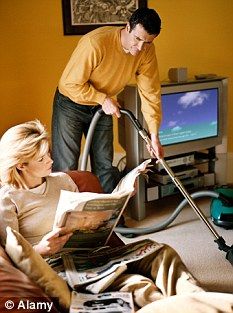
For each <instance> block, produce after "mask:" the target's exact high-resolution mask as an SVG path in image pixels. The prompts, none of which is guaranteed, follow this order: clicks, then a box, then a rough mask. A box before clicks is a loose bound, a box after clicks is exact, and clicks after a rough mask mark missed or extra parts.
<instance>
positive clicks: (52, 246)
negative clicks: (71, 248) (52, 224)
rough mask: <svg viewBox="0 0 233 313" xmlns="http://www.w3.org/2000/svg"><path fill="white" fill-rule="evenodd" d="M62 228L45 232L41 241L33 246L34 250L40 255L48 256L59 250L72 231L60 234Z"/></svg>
mask: <svg viewBox="0 0 233 313" xmlns="http://www.w3.org/2000/svg"><path fill="white" fill-rule="evenodd" d="M63 230H64V229H63V228H55V229H53V230H52V231H51V232H49V233H48V234H46V235H45V236H44V237H43V238H42V239H41V241H40V242H39V243H38V244H37V245H35V246H34V249H35V251H36V252H38V253H39V254H40V255H42V256H49V255H52V254H55V253H57V252H59V251H60V250H61V249H62V248H63V246H64V245H65V243H66V242H67V241H68V240H69V238H70V237H71V235H72V234H73V233H68V234H65V235H61V233H62V231H63Z"/></svg>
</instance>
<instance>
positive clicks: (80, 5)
mask: <svg viewBox="0 0 233 313" xmlns="http://www.w3.org/2000/svg"><path fill="white" fill-rule="evenodd" d="M142 7H147V0H62V17H63V32H64V35H84V34H86V33H88V32H89V31H91V30H94V29H95V28H97V27H101V26H106V25H114V26H121V25H122V26H123V25H125V24H126V22H127V21H128V19H129V17H130V16H131V14H132V13H133V12H134V11H135V10H136V9H138V8H142Z"/></svg>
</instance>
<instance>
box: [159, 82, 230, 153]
mask: <svg viewBox="0 0 233 313" xmlns="http://www.w3.org/2000/svg"><path fill="white" fill-rule="evenodd" d="M226 99H227V80H226V79H219V80H211V81H201V82H199V81H197V82H196V81H192V82H187V83H182V84H181V83H179V84H167V85H162V111H163V119H162V123H161V127H160V132H159V135H160V141H161V143H162V145H163V147H164V150H165V156H173V155H178V154H184V153H189V152H194V151H200V150H204V149H208V148H211V147H214V146H216V145H219V144H221V143H222V137H223V127H224V120H226V116H224V112H226V102H227V100H226Z"/></svg>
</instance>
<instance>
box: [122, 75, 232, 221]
mask: <svg viewBox="0 0 233 313" xmlns="http://www.w3.org/2000/svg"><path fill="white" fill-rule="evenodd" d="M216 80H220V81H221V83H222V85H223V87H222V89H224V92H223V94H222V98H221V99H222V102H223V104H224V105H223V107H222V108H221V110H222V111H223V112H222V116H227V113H226V107H227V105H226V104H227V98H226V94H227V92H226V90H227V79H226V78H216V79H214V81H216ZM208 81H209V80H208ZM192 83H193V81H189V82H187V83H185V85H189V84H192ZM198 83H199V82H198ZM168 85H169V86H173V85H176V84H174V83H173V84H170V83H167V84H166V83H165V84H162V87H163V86H168ZM185 88H187V86H186V87H185ZM185 90H187V89H185ZM118 100H119V101H120V103H121V105H122V107H123V108H125V109H128V110H130V111H131V112H132V113H133V114H134V116H135V117H136V118H137V119H138V120H139V121H140V123H141V124H142V125H143V126H144V127H146V125H145V122H144V120H143V116H142V112H141V100H140V96H139V93H138V91H137V88H136V86H133V85H131V86H126V88H125V89H124V91H123V92H122V93H121V94H119V96H118ZM223 124H224V128H223V136H222V139H223V140H222V143H220V144H219V143H217V144H216V145H213V146H210V145H209V147H208V148H207V149H206V148H204V149H197V148H196V146H195V143H194V144H192V145H191V147H192V148H193V151H191V152H190V146H189V147H187V145H186V147H185V148H188V149H189V151H184V150H183V149H182V148H180V147H174V148H175V149H174V150H172V153H170V154H169V152H170V151H171V150H168V154H165V159H166V161H167V162H168V165H169V166H170V167H171V166H172V165H171V163H172V162H173V163H177V164H176V165H178V163H179V162H181V163H182V160H183V161H184V160H185V162H186V163H184V162H183V163H184V164H183V165H185V166H188V165H192V166H193V168H194V169H198V175H196V176H194V173H196V172H195V170H193V171H192V169H191V168H189V169H188V170H189V171H190V172H189V173H190V175H191V176H190V177H187V175H186V173H185V175H186V176H185V179H183V180H182V183H183V185H184V187H185V188H186V189H187V190H188V191H189V190H190V191H191V190H192V189H196V188H207V187H210V186H214V185H216V184H218V185H224V184H226V183H227V182H226V176H227V175H226V152H227V140H226V123H225V121H224V122H223ZM118 132H119V136H118V137H119V141H120V144H121V145H122V147H123V148H124V149H125V151H126V167H127V169H129V170H131V169H133V168H134V167H136V166H137V165H139V164H140V163H141V162H143V161H144V160H146V159H148V158H150V155H149V153H148V151H147V149H146V147H145V143H144V141H143V140H142V138H141V136H140V135H139V134H138V132H137V131H136V130H135V128H134V127H133V126H132V124H131V123H130V121H129V120H128V119H127V117H124V116H122V117H121V118H120V119H119V120H118ZM177 146H178V145H177ZM201 148H202V147H201ZM180 151H182V152H183V154H180ZM174 152H175V153H174ZM169 162H170V164H169ZM188 162H189V163H190V164H188ZM180 165H181V164H180ZM179 175H180V176H181V175H183V172H182V169H181V171H180V172H179ZM165 180H166V179H165ZM136 191H137V192H136V194H135V196H134V197H132V198H131V199H130V201H129V204H128V209H127V211H128V214H129V215H130V216H131V217H132V218H134V219H136V220H138V221H140V220H142V219H144V218H145V216H146V205H147V203H148V202H151V201H155V206H156V205H159V201H160V200H161V198H163V197H165V196H166V195H169V194H174V193H176V192H178V190H177V188H176V187H175V186H174V184H173V183H168V184H162V185H161V184H159V183H157V182H154V181H152V180H149V182H147V181H146V180H145V178H144V177H143V176H142V175H140V176H139V178H138V183H137V186H136Z"/></svg>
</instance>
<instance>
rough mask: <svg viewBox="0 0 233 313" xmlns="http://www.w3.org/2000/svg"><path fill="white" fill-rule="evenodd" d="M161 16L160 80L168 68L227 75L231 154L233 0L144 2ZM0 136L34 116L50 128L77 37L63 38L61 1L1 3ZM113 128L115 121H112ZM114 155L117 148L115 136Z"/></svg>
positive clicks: (230, 146)
mask: <svg viewBox="0 0 233 313" xmlns="http://www.w3.org/2000/svg"><path fill="white" fill-rule="evenodd" d="M148 6H149V7H152V8H155V9H156V10H157V11H158V13H159V14H160V16H161V18H162V32H161V35H160V36H159V37H158V38H157V39H156V40H155V45H156V49H157V57H158V61H159V69H160V77H161V80H164V79H166V78H167V72H168V69H169V68H170V67H179V66H182V67H183V66H184V67H187V68H188V73H189V76H190V77H192V76H193V75H195V74H197V73H217V74H218V75H222V76H227V77H229V108H228V151H229V152H233V125H232V123H230V120H231V119H232V118H233V104H232V102H233V89H232V78H233V58H232V51H233V40H232V33H233V19H232V13H233V1H231V0H205V1H203V0H195V1H192V0H156V1H155V0H151V1H150V0H149V1H148ZM0 27H1V41H0V44H1V49H0V67H1V76H0V92H1V104H0V105H1V113H0V135H1V134H2V133H3V132H4V131H5V130H6V128H8V127H10V126H11V125H13V124H16V123H19V122H22V121H26V120H30V119H34V118H39V119H40V120H41V121H42V122H43V123H45V124H46V125H48V127H50V122H51V113H52V100H53V94H54V91H55V88H56V85H57V82H58V79H59V77H60V75H61V73H62V70H63V68H64V66H65V64H66V62H67V60H68V58H69V56H70V54H71V52H72V51H73V49H74V47H75V46H76V44H77V42H78V40H79V38H80V37H79V36H63V26H62V10H61V1H60V0H49V1H48V0H40V1H31V0H20V1H19V0H11V1H0ZM115 130H116V123H115ZM115 148H116V151H117V152H121V151H122V149H121V147H120V146H119V145H118V142H117V136H115Z"/></svg>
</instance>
